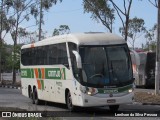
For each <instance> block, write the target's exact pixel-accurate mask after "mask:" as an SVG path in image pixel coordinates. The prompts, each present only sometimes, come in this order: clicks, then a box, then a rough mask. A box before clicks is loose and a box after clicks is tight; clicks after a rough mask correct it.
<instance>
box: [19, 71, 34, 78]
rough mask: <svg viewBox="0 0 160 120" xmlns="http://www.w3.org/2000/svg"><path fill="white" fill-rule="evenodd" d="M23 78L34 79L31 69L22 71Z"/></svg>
mask: <svg viewBox="0 0 160 120" xmlns="http://www.w3.org/2000/svg"><path fill="white" fill-rule="evenodd" d="M21 77H22V78H34V74H33V73H32V70H31V69H21Z"/></svg>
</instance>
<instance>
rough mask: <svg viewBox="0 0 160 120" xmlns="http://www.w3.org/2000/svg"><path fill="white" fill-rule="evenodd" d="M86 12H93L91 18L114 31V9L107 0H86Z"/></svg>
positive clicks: (84, 3)
mask: <svg viewBox="0 0 160 120" xmlns="http://www.w3.org/2000/svg"><path fill="white" fill-rule="evenodd" d="M83 6H84V12H86V13H91V18H92V19H94V20H96V21H97V22H99V21H101V23H102V24H103V25H104V26H105V27H106V28H107V29H108V30H109V32H111V33H112V29H113V23H114V20H115V16H114V9H112V8H111V6H110V5H109V4H108V1H107V0H84V1H83Z"/></svg>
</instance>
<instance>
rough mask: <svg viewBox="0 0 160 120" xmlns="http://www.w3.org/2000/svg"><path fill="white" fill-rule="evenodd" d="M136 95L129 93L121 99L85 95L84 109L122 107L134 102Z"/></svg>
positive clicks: (120, 97)
mask: <svg viewBox="0 0 160 120" xmlns="http://www.w3.org/2000/svg"><path fill="white" fill-rule="evenodd" d="M133 99H134V93H133V92H132V93H128V94H127V95H124V96H119V97H114V95H113V97H106V98H104V97H103V98H101V97H95V96H90V95H86V94H83V105H80V106H84V107H91V106H106V105H121V104H130V103H132V102H133Z"/></svg>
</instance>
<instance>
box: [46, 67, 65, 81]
mask: <svg viewBox="0 0 160 120" xmlns="http://www.w3.org/2000/svg"><path fill="white" fill-rule="evenodd" d="M45 78H46V79H59V80H61V79H63V80H65V79H66V74H65V68H63V69H60V68H46V69H45Z"/></svg>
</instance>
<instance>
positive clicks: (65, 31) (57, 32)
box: [52, 25, 70, 36]
mask: <svg viewBox="0 0 160 120" xmlns="http://www.w3.org/2000/svg"><path fill="white" fill-rule="evenodd" d="M69 33H70V28H69V26H68V25H60V26H59V28H58V29H57V28H55V29H54V31H53V34H52V36H56V35H63V34H69Z"/></svg>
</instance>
